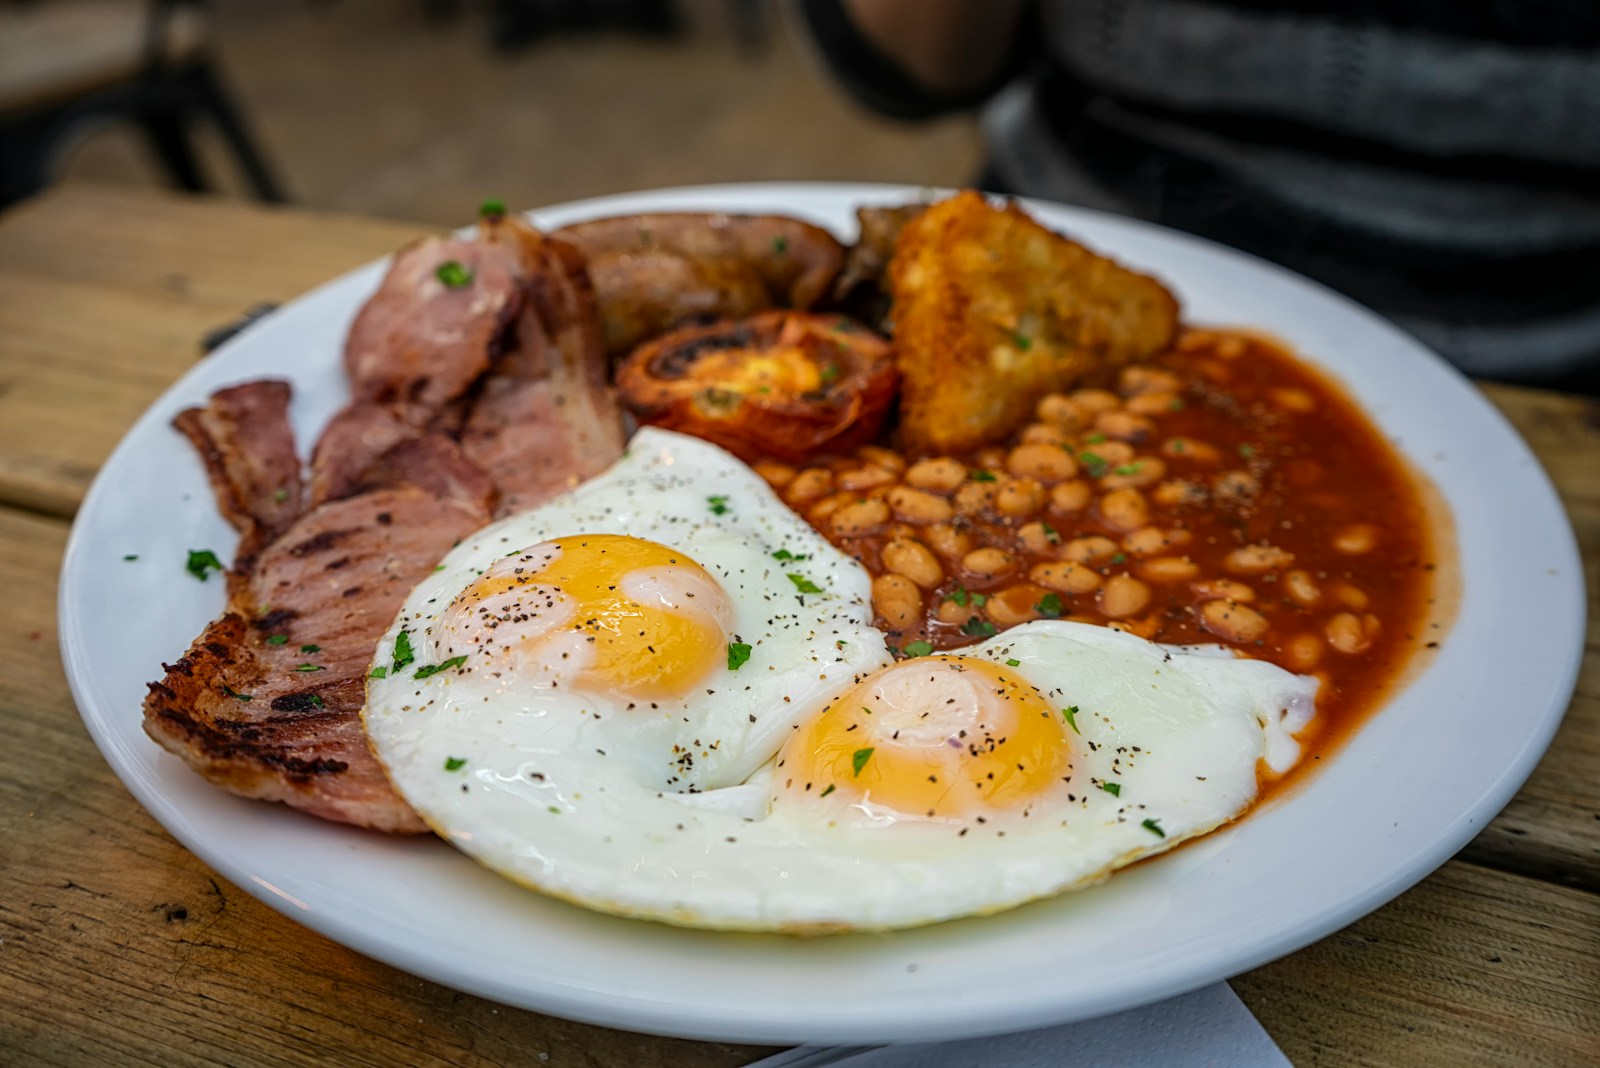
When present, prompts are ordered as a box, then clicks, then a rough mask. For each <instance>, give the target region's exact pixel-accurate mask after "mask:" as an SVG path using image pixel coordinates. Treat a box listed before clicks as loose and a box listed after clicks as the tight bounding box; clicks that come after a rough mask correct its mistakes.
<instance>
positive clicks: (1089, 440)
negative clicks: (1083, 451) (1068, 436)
mask: <svg viewBox="0 0 1600 1068" xmlns="http://www.w3.org/2000/svg"><path fill="white" fill-rule="evenodd" d="M1104 440H1106V436H1105V435H1104V434H1090V435H1089V436H1088V437H1086V438H1084V439H1083V443H1084V444H1085V445H1098V444H1100V443H1101V442H1102V441H1104Z"/></svg>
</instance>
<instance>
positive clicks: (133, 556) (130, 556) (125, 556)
mask: <svg viewBox="0 0 1600 1068" xmlns="http://www.w3.org/2000/svg"><path fill="white" fill-rule="evenodd" d="M122 558H123V559H124V560H137V559H139V554H138V553H124V554H123V557H122Z"/></svg>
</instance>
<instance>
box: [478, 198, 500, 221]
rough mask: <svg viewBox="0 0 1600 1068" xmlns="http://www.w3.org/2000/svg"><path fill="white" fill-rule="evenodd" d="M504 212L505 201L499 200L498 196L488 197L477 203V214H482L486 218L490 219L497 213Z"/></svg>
mask: <svg viewBox="0 0 1600 1068" xmlns="http://www.w3.org/2000/svg"><path fill="white" fill-rule="evenodd" d="M505 213H506V202H505V201H503V200H501V199H500V198H499V197H490V198H489V199H488V200H485V201H484V202H483V203H482V204H479V205H478V214H479V215H482V216H483V217H484V218H486V219H492V218H494V217H495V216H497V215H504V214H505Z"/></svg>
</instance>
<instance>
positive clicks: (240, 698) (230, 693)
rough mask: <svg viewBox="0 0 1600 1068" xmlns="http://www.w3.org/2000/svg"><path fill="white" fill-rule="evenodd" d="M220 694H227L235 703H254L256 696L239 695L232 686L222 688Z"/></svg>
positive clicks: (250, 694) (248, 694)
mask: <svg viewBox="0 0 1600 1068" xmlns="http://www.w3.org/2000/svg"><path fill="white" fill-rule="evenodd" d="M222 692H223V693H225V694H227V695H228V696H229V697H231V698H233V699H234V700H236V701H254V700H255V699H256V695H255V694H253V693H240V692H239V691H238V690H235V689H234V688H233V687H232V686H224V687H223V688H222Z"/></svg>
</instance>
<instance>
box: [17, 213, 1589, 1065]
mask: <svg viewBox="0 0 1600 1068" xmlns="http://www.w3.org/2000/svg"><path fill="white" fill-rule="evenodd" d="M418 232H419V231H418V229H417V228H415V227H410V226H401V225H397V224H391V223H382V222H373V221H367V220H351V219H336V218H330V217H327V216H312V215H308V214H305V213H299V212H281V211H279V212H274V211H269V210H265V209H262V208H259V207H254V206H247V205H237V204H229V203H225V202H210V201H203V200H180V199H178V198H174V197H169V196H165V195H159V194H149V193H131V192H124V191H120V190H110V189H101V188H96V187H78V188H71V187H69V188H67V189H64V190H62V191H59V192H57V193H55V194H52V195H51V196H49V197H47V198H45V199H44V200H42V201H39V202H36V203H32V204H29V205H27V206H25V207H23V208H22V209H19V210H17V211H14V212H12V213H11V214H9V215H6V216H4V217H0V591H4V593H3V596H4V597H5V601H6V610H5V613H4V614H3V615H0V643H3V644H0V648H4V649H6V650H8V652H9V654H10V655H9V656H8V660H7V669H6V670H5V671H3V672H0V712H3V714H4V716H5V722H6V724H7V725H8V727H9V737H8V738H7V744H6V745H5V746H3V747H0V1062H3V1063H7V1064H10V1063H19V1064H40V1065H44V1064H72V1065H77V1064H90V1065H101V1064H105V1065H122V1064H160V1065H191V1064H193V1065H201V1064H207V1065H210V1064H228V1065H236V1064H251V1065H255V1064H261V1065H312V1064H325V1063H330V1062H341V1063H359V1064H452V1065H480V1064H482V1065H488V1064H546V1063H548V1064H552V1065H613V1064H615V1065H633V1064H662V1065H684V1066H690V1068H693V1066H723V1065H736V1064H742V1063H744V1062H746V1061H748V1060H751V1059H753V1058H754V1057H756V1056H759V1055H761V1054H762V1053H763V1052H764V1051H763V1050H760V1049H757V1048H754V1047H739V1046H730V1045H720V1044H712V1043H697V1042H684V1041H678V1040H669V1039H660V1038H654V1037H648V1036H641V1035H634V1034H630V1033H626V1032H620V1031H613V1030H608V1029H604V1028H598V1027H592V1026H588V1025H583V1024H576V1023H572V1022H569V1021H564V1020H559V1019H554V1018H551V1017H545V1016H541V1015H538V1014H535V1013H530V1012H524V1011H521V1010H515V1009H509V1008H505V1007H502V1006H498V1005H495V1004H493V1003H491V1002H488V1001H484V1000H482V999H479V998H475V997H472V996H469V995H465V994H460V993H457V992H455V991H452V990H449V989H447V988H445V987H442V986H439V985H437V984H434V983H430V982H426V981H423V980H419V979H416V978H414V977H411V976H408V975H406V974H404V973H401V972H398V971H396V970H394V969H392V968H389V967H387V966H385V965H381V964H378V963H376V962H374V961H371V960H368V959H367V958H365V957H362V956H360V955H359V954H356V953H353V952H351V951H349V950H346V949H344V948H343V947H341V946H338V945H336V944H334V943H332V942H329V941H328V940H326V939H325V938H323V937H322V936H320V935H317V934H314V933H312V932H310V931H308V930H306V929H305V928H302V927H300V926H299V925H298V924H296V923H294V922H293V921H291V920H289V919H287V918H286V917H283V916H281V915H279V914H278V913H276V912H274V911H273V910H271V909H269V908H268V907H266V906H265V905H263V904H261V903H259V902H258V901H256V900H255V899H254V898H253V897H251V896H250V895H248V894H246V893H244V892H243V891H241V890H239V889H238V888H236V887H234V886H232V885H231V884H229V883H228V882H226V881H225V880H223V879H220V878H219V877H217V876H216V875H215V874H214V873H212V872H211V871H210V870H209V869H208V868H207V867H206V866H205V865H204V864H202V863H201V862H200V861H199V860H197V859H196V858H195V857H194V856H193V855H191V854H190V853H188V852H187V851H186V850H185V849H183V848H182V847H181V846H179V845H178V844H177V843H176V842H174V841H173V839H172V838H171V837H170V836H168V835H167V834H166V832H165V831H163V830H162V829H161V828H160V827H159V826H158V825H157V824H156V823H155V822H154V821H153V820H152V819H151V818H150V817H149V816H148V815H147V814H146V813H145V812H144V811H143V810H142V809H141V808H140V807H139V806H138V804H137V803H136V802H134V801H133V799H132V798H131V797H130V796H129V795H128V793H127V792H126V791H125V790H124V789H123V787H122V786H121V784H120V783H119V782H118V781H117V779H116V778H115V776H114V775H113V774H112V772H111V771H110V769H109V767H108V766H107V765H106V764H105V762H104V761H103V760H102V759H101V758H100V756H99V754H98V753H97V752H96V750H95V749H94V746H93V744H92V742H91V741H90V740H89V738H88V735H87V733H86V731H85V730H84V728H83V726H82V723H81V721H80V720H79V718H78V715H77V712H76V710H75V708H74V706H73V703H72V699H71V696H70V694H69V693H68V692H67V688H66V685H65V682H64V679H63V677H62V673H61V665H60V660H59V655H58V653H57V647H56V630H55V584H56V577H57V571H58V568H59V564H60V558H61V551H62V547H63V545H64V543H65V539H66V533H67V526H68V519H69V518H70V516H71V514H72V512H73V510H74V509H75V508H76V506H77V503H78V501H79V500H81V497H82V494H83V492H84V490H85V488H86V487H87V484H88V482H89V480H90V479H91V478H92V477H93V474H94V471H95V470H96V468H97V466H98V464H99V463H100V462H101V461H102V460H103V458H104V456H105V455H106V453H107V452H108V451H109V450H110V448H111V446H112V445H113V444H114V443H115V442H116V441H117V439H118V438H119V437H120V436H121V434H122V433H123V432H124V430H125V429H126V427H127V426H128V425H129V424H130V423H131V422H132V421H133V419H134V418H135V417H136V416H137V415H138V414H139V412H140V411H142V410H143V408H144V407H145V406H146V405H147V404H148V403H149V402H150V401H151V400H153V399H154V398H155V396H156V395H157V394H158V393H159V392H160V390H161V389H162V388H164V386H165V385H166V384H167V383H168V382H170V381H171V379H172V378H173V377H175V376H176V375H177V374H178V373H180V372H181V371H182V370H183V369H184V368H185V367H187V366H188V365H189V363H190V362H192V361H193V360H194V359H195V358H196V356H197V351H198V350H197V344H196V339H197V338H198V337H199V336H200V335H201V334H203V333H205V332H206V331H208V330H210V329H212V328H214V327H217V326H219V325H222V324H225V323H226V322H228V321H230V320H231V319H233V318H234V317H236V316H237V315H238V314H239V313H241V312H242V311H244V310H245V309H246V308H248V307H250V306H251V305H253V304H256V303H258V302H260V301H263V300H283V299H286V298H288V297H290V296H293V295H294V294H295V293H297V292H300V291H302V290H304V289H305V288H307V287H309V286H311V285H314V284H316V283H317V282H320V281H322V280H325V279H327V278H329V277H331V276H333V275H334V274H337V273H339V272H340V271H343V270H345V269H347V268H349V267H352V266H355V265H357V264H359V263H361V262H364V261H365V260H367V259H371V258H372V257H374V256H378V255H382V254H384V253H386V252H388V251H391V250H392V249H393V248H394V247H396V246H398V245H399V244H401V243H403V242H404V241H406V240H408V239H410V238H412V237H414V236H417V235H418ZM91 250H92V251H91ZM179 279H181V281H179ZM1486 392H1487V393H1488V395H1489V396H1490V398H1491V399H1492V400H1494V402H1495V403H1496V404H1497V405H1498V406H1499V407H1500V408H1501V410H1502V411H1503V412H1505V414H1506V415H1507V417H1508V418H1509V419H1510V420H1511V421H1512V422H1513V424H1515V425H1516V426H1517V427H1518V429H1519V430H1520V431H1521V432H1522V433H1523V435H1524V436H1525V437H1526V438H1527V439H1528V440H1529V442H1530V444H1532V446H1533V447H1534V449H1535V450H1536V451H1537V452H1538V454H1539V456H1540V459H1541V460H1542V461H1543V462H1544V464H1545V466H1546V469H1547V470H1548V471H1549V472H1550V474H1551V476H1552V478H1553V479H1554V480H1555V482H1556V484H1557V486H1558V488H1559V489H1560V491H1561V494H1562V497H1563V500H1564V502H1565V503H1566V506H1567V509H1568V513H1569V515H1570V516H1571V518H1572V520H1573V524H1574V528H1575V530H1576V532H1577V536H1578V539H1579V542H1580V545H1581V548H1582V551H1583V557H1584V562H1585V567H1586V577H1585V579H1584V581H1586V583H1587V588H1588V591H1589V597H1590V605H1591V613H1590V632H1589V646H1588V649H1587V653H1586V657H1585V662H1584V667H1583V672H1582V675H1581V677H1580V680H1579V686H1578V693H1577V695H1576V697H1575V699H1574V701H1573V704H1572V707H1571V709H1570V711H1569V713H1568V715H1567V720H1566V722H1565V723H1564V725H1563V727H1562V729H1561V732H1560V734H1559V735H1558V737H1557V739H1556V742H1555V744H1554V745H1553V746H1552V748H1551V751H1550V753H1549V754H1548V755H1547V756H1546V758H1545V760H1544V761H1543V763H1542V764H1541V765H1540V766H1539V768H1538V770H1537V771H1536V772H1535V773H1534V775H1533V777H1532V778H1531V779H1530V780H1529V782H1528V784H1527V785H1526V787H1525V788H1524V789H1523V790H1522V791H1521V792H1520V793H1519V794H1518V795H1517V797H1516V798H1515V799H1514V800H1513V801H1512V803H1511V804H1510V805H1509V806H1508V807H1507V808H1506V810H1505V812H1503V813H1502V814H1501V815H1500V816H1499V818H1497V819H1496V820H1495V821H1494V822H1493V823H1492V824H1491V825H1490V826H1489V827H1488V828H1487V829H1486V830H1485V831H1484V832H1483V834H1481V835H1480V836H1479V837H1478V838H1477V839H1476V840H1475V841H1474V842H1473V843H1472V844H1471V845H1469V846H1468V847H1467V849H1465V850H1464V851H1463V852H1462V854H1461V855H1460V856H1459V857H1458V858H1457V859H1456V860H1454V861H1452V862H1450V863H1449V864H1447V865H1445V866H1444V867H1443V868H1442V869H1440V871H1439V872H1437V873H1436V874H1434V875H1433V876H1431V877H1430V878H1429V879H1427V880H1425V881H1424V882H1423V883H1422V884H1420V885H1419V886H1418V887H1416V888H1415V889H1413V890H1412V891H1410V892H1409V893H1407V894H1405V895H1403V896H1402V897H1400V898H1399V899H1398V900H1396V901H1395V902H1393V903H1392V904H1390V905H1389V906H1387V907H1385V908H1383V909H1380V910H1379V911H1378V912H1376V913H1374V914H1372V915H1371V916H1368V917H1366V918H1365V919H1363V920H1361V921H1359V922H1357V923H1356V924H1354V925H1352V926H1351V927H1349V928H1347V929H1345V930H1343V931H1341V932H1339V933H1338V934H1336V935H1334V936H1332V937H1330V938H1327V939H1325V940H1323V941H1322V942H1319V943H1317V944H1316V945H1313V946H1311V947H1308V948H1307V949H1305V950H1302V951H1301V952H1299V953H1296V954H1293V955H1291V956H1289V957H1286V958H1283V959H1282V960H1279V961H1277V962H1274V963H1273V964H1270V965H1268V966H1266V967H1263V968H1260V969H1257V970H1256V971H1254V972H1250V973H1248V974H1246V975H1243V976H1239V977H1237V978H1236V979H1235V980H1234V987H1235V989H1236V990H1237V991H1238V992H1239V994H1240V996H1241V997H1243V998H1244V1000H1245V1001H1246V1003H1247V1004H1248V1005H1249V1006H1250V1008H1251V1009H1252V1010H1253V1011H1254V1012H1255V1013H1256V1014H1257V1016H1258V1017H1259V1018H1260V1019H1261V1021H1262V1023H1263V1024H1264V1025H1265V1026H1266V1027H1267V1029H1268V1031H1269V1032H1270V1033H1271V1034H1272V1035H1273V1037H1274V1038H1275V1039H1276V1040H1277V1041H1278V1042H1279V1044H1280V1045H1281V1046H1282V1047H1283V1049H1284V1051H1285V1052H1286V1053H1287V1054H1288V1055H1289V1057H1290V1058H1291V1059H1292V1060H1293V1061H1294V1062H1295V1063H1296V1064H1300V1065H1343V1064H1357V1063H1359V1064H1375V1065H1389V1064H1392V1065H1404V1066H1406V1068H1417V1066H1428V1065H1458V1064H1485V1065H1487V1064H1496V1065H1498V1064H1530V1065H1585V1064H1596V1063H1600V1039H1597V1035H1600V776H1597V775H1596V771H1595V769H1596V768H1600V759H1597V758H1600V623H1597V622H1596V621H1597V619H1600V613H1597V611H1596V608H1597V606H1600V407H1597V406H1596V405H1595V404H1594V402H1592V401H1589V400H1585V399H1581V398H1575V397H1567V396H1561V395H1557V394H1550V393H1543V392H1538V391H1532V390H1520V389H1507V388H1504V387H1489V388H1487V389H1486ZM1574 581H1579V578H1578V576H1574Z"/></svg>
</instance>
